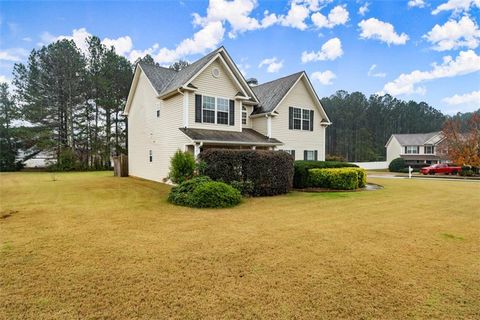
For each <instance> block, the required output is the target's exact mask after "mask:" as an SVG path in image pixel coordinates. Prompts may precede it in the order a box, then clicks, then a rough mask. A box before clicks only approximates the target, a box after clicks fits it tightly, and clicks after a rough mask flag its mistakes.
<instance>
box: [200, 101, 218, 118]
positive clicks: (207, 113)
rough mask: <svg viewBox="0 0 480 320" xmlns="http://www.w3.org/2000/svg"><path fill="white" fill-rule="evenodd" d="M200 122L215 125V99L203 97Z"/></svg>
mask: <svg viewBox="0 0 480 320" xmlns="http://www.w3.org/2000/svg"><path fill="white" fill-rule="evenodd" d="M202 120H203V122H206V123H215V98H214V97H209V96H203V99H202Z"/></svg>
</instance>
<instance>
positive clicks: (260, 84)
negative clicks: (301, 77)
mask: <svg viewBox="0 0 480 320" xmlns="http://www.w3.org/2000/svg"><path fill="white" fill-rule="evenodd" d="M304 72H305V71H303V70H302V71H299V72H295V73H292V74H289V75H286V76H283V77H280V78H277V79H273V80H270V81H267V82H264V83H262V84H259V85H256V86H255V87H260V86H263V85H265V84H269V83H271V82H275V81H278V80H282V79H285V78H288V77H291V76H294V75H296V74H300V73H304Z"/></svg>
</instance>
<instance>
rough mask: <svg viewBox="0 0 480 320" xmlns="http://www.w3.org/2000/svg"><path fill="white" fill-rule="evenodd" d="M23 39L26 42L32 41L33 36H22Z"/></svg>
mask: <svg viewBox="0 0 480 320" xmlns="http://www.w3.org/2000/svg"><path fill="white" fill-rule="evenodd" d="M22 40H23V41H25V42H32V38H30V37H25V38H22Z"/></svg>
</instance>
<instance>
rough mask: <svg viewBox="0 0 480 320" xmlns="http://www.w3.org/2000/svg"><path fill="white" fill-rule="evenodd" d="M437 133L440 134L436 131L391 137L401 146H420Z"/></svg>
mask: <svg viewBox="0 0 480 320" xmlns="http://www.w3.org/2000/svg"><path fill="white" fill-rule="evenodd" d="M439 133H440V132H438V131H437V132H429V133H407V134H394V135H393V136H394V137H395V138H396V139H397V141H398V142H399V143H400V144H401V145H402V146H407V145H408V146H421V145H424V144H425V142H427V141H428V140H430V139H431V138H433V137H434V136H436V135H437V134H439Z"/></svg>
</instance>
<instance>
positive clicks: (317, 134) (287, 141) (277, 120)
mask: <svg viewBox="0 0 480 320" xmlns="http://www.w3.org/2000/svg"><path fill="white" fill-rule="evenodd" d="M305 81H306V79H305V78H302V79H301V80H300V81H299V82H298V83H297V84H296V85H295V86H294V87H293V88H292V89H291V90H290V92H289V93H288V94H287V96H286V97H285V98H284V100H283V101H282V102H281V103H280V105H279V106H278V107H277V109H276V111H277V113H278V115H277V116H274V117H273V118H272V137H273V138H276V139H278V140H280V141H281V142H283V143H284V145H282V146H280V147H279V148H278V149H282V150H295V159H296V160H303V152H304V150H311V151H315V150H316V151H318V160H325V127H323V126H321V125H320V122H321V121H322V116H321V115H320V111H319V110H318V109H317V107H316V103H315V100H314V98H313V97H312V95H311V94H310V92H309V91H308V90H307V87H306V83H305ZM289 107H297V108H302V109H308V110H314V124H313V131H304V130H290V129H289V128H288V121H289V119H288V108H289ZM255 120H256V119H255ZM254 127H255V124H254ZM265 127H266V126H265Z"/></svg>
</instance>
